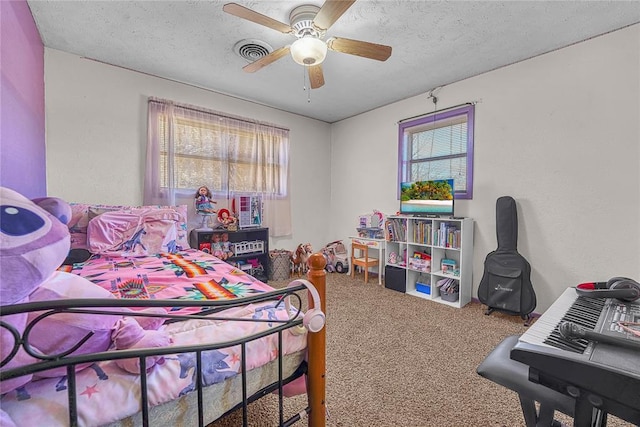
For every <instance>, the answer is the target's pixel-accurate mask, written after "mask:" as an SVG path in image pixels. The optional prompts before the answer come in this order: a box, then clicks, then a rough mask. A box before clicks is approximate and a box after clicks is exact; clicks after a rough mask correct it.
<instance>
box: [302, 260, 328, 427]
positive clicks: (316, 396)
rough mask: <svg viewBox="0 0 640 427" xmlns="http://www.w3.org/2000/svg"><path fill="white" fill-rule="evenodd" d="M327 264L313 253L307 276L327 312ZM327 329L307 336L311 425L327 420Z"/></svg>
mask: <svg viewBox="0 0 640 427" xmlns="http://www.w3.org/2000/svg"><path fill="white" fill-rule="evenodd" d="M325 265H326V260H325V258H324V256H322V254H313V255H311V257H310V258H309V267H310V268H309V272H308V273H307V277H308V278H309V281H310V282H311V283H313V286H315V288H316V290H317V291H318V296H319V297H320V305H321V307H319V308H321V309H322V312H323V313H325V314H326V313H327V307H326V293H327V272H326V271H325V269H324V268H325ZM309 301H312V299H311V298H309ZM314 308H318V307H314ZM326 329H327V328H326V326H325V327H324V328H322V330H320V331H319V332H315V333H310V334H309V335H308V338H307V345H308V352H309V356H308V359H309V373H308V377H309V385H308V389H307V395H308V398H309V407H310V409H311V413H310V414H309V426H310V427H324V425H325V421H326V413H327V408H326V406H325V405H326V402H325V392H326V391H325V387H326V366H327V365H326V363H327V362H326V359H327V354H326V347H327V338H326V336H327V333H326Z"/></svg>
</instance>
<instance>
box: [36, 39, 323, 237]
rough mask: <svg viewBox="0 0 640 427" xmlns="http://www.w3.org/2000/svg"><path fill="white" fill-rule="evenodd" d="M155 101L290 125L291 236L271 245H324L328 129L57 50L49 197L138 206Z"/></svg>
mask: <svg viewBox="0 0 640 427" xmlns="http://www.w3.org/2000/svg"><path fill="white" fill-rule="evenodd" d="M150 96H154V97H159V98H166V99H171V100H173V101H176V102H181V103H187V104H193V105H199V106H202V107H205V108H209V109H212V110H217V111H222V112H225V113H229V114H234V115H239V116H243V117H249V118H252V119H256V120H261V121H265V122H270V123H274V124H277V125H280V126H283V127H286V128H289V129H290V142H291V151H290V156H291V157H290V158H291V170H290V172H291V181H292V184H291V200H292V207H291V209H292V217H293V235H292V236H290V237H286V238H278V239H272V241H271V244H270V247H271V248H283V249H295V247H296V245H297V244H298V243H303V242H311V243H312V245H313V246H314V248H320V247H321V246H322V245H324V244H326V242H327V241H328V240H327V239H328V238H329V237H328V236H327V230H328V227H329V220H328V216H327V215H325V214H323V212H325V211H326V209H327V206H328V205H329V200H330V194H329V191H330V187H329V185H328V184H326V183H328V177H329V176H328V174H327V171H328V170H329V168H330V144H329V141H330V125H329V124H327V123H324V122H321V121H317V120H311V119H308V118H305V117H302V116H298V115H295V114H290V113H285V112H282V111H279V110H275V109H273V108H269V107H264V106H260V105H257V104H254V103H251V102H247V101H243V100H240V99H236V98H233V97H229V96H225V95H220V94H217V93H214V92H210V91H205V90H202V89H198V88H195V87H192V86H188V85H184V84H180V83H175V82H171V81H168V80H163V79H159V78H156V77H152V76H148V75H145V74H141V73H137V72H132V71H128V70H125V69H122V68H117V67H113V66H109V65H105V64H102V63H98V62H94V61H90V60H86V59H82V58H80V57H78V56H76V55H72V54H68V53H64V52H61V51H57V50H53V49H45V110H46V136H47V138H46V141H47V142H46V144H47V187H48V188H47V194H49V195H52V196H57V197H62V198H64V199H65V200H68V201H71V202H85V203H107V204H124V205H129V204H141V203H142V190H143V176H144V163H145V156H146V135H147V98H148V97H150ZM308 159H313V161H312V162H310V161H308ZM315 183H320V184H321V185H317V184H315ZM310 224H313V226H310Z"/></svg>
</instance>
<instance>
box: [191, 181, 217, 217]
mask: <svg viewBox="0 0 640 427" xmlns="http://www.w3.org/2000/svg"><path fill="white" fill-rule="evenodd" d="M212 198H213V195H212V194H211V191H210V190H209V188H207V186H205V185H203V186H202V187H200V188H198V191H197V192H196V211H197V212H205V213H216V210H215V209H213V204H214V203H215V202H214V201H212V200H211V199H212Z"/></svg>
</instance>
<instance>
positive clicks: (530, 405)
mask: <svg viewBox="0 0 640 427" xmlns="http://www.w3.org/2000/svg"><path fill="white" fill-rule="evenodd" d="M518 338H519V336H518V335H512V336H509V337H507V338H505V339H504V340H502V342H500V343H499V344H498V345H497V346H496V348H495V349H493V350H492V351H491V353H489V355H488V356H487V357H486V358H485V359H484V361H483V362H482V363H481V364H480V365H479V366H478V368H477V372H478V374H479V375H480V376H482V377H484V378H486V379H488V380H491V381H493V382H495V383H497V384H500V385H501V386H504V387H506V388H508V389H511V390H513V391H515V392H516V393H518V398H519V399H520V406H521V407H522V415H523V416H524V421H525V425H526V426H527V427H555V426H560V425H561V423H560V422H558V421H556V420H555V419H554V418H553V417H554V413H555V411H560V412H562V413H564V414H567V415H569V416H570V417H573V416H574V410H575V405H576V401H575V399H573V398H571V397H569V396H566V395H564V394H562V393H559V392H557V391H555V390H552V389H550V388H548V387H545V386H543V385H540V384H536V383H533V382H531V381H529V366H527V365H525V364H524V363H520V362H518V361H515V360H512V359H511V356H510V353H511V349H512V348H513V346H514V345H515V344H516V343H517V342H518ZM536 402H538V403H539V404H540V410H539V411H537V410H536Z"/></svg>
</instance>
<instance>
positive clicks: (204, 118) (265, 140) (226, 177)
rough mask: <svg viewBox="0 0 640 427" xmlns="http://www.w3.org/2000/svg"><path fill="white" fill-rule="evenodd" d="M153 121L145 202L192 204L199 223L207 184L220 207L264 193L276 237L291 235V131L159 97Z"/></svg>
mask: <svg viewBox="0 0 640 427" xmlns="http://www.w3.org/2000/svg"><path fill="white" fill-rule="evenodd" d="M148 119H149V123H148V141H147V162H146V171H145V183H144V203H145V204H161V205H176V204H187V205H189V206H190V210H189V212H190V218H191V219H193V223H195V222H197V219H196V218H195V208H194V199H195V193H196V190H197V189H198V188H199V187H200V186H202V185H206V186H207V187H208V188H209V189H210V190H211V192H212V193H213V196H214V200H216V201H217V202H218V203H217V205H216V208H218V209H221V208H228V209H229V210H231V200H233V198H234V197H235V196H239V195H256V194H258V195H261V196H262V200H263V221H262V225H263V226H264V227H269V234H270V236H272V237H280V236H287V235H290V234H291V203H290V198H289V183H288V177H289V130H288V129H283V128H280V127H278V126H275V125H271V124H267V123H261V122H257V121H255V120H251V119H246V118H241V117H235V116H231V115H228V114H223V113H218V112H215V111H210V110H205V109H203V108H199V107H194V106H190V105H180V104H176V103H173V102H171V101H166V100H160V99H153V98H152V99H150V100H149V116H148Z"/></svg>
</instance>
